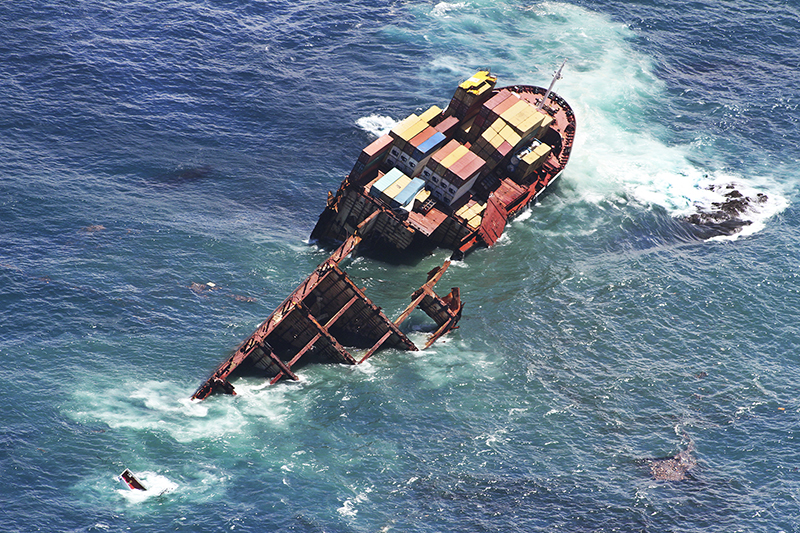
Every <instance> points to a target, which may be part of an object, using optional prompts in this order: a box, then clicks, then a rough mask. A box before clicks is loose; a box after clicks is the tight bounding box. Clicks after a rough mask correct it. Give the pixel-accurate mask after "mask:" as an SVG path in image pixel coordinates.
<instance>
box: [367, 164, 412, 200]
mask: <svg viewBox="0 0 800 533" xmlns="http://www.w3.org/2000/svg"><path fill="white" fill-rule="evenodd" d="M404 176H405V174H403V173H402V172H400V170H399V169H397V168H393V169H392V170H390V171H389V172H387V173H386V174H384V175H383V177H381V178H379V179H378V180H377V181H376V182H375V183H373V184H372V187H370V189H369V195H370V196H372V197H374V198H380V196H381V194H383V192H384V191H385V190H386V189H388V188H389V187H391V185H392V184H393V183H395V182H396V181H397V180H399V179H400V178H402V177H404ZM409 181H410V180H409Z"/></svg>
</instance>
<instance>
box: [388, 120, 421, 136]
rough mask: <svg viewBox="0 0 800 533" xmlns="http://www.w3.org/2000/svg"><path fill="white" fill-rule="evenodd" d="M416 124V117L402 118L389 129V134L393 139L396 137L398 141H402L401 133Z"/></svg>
mask: <svg viewBox="0 0 800 533" xmlns="http://www.w3.org/2000/svg"><path fill="white" fill-rule="evenodd" d="M417 122H419V117H418V116H417V115H413V114H412V115H409V116H407V117H406V118H404V119H403V120H401V121H400V122H399V123H397V124H395V125H394V127H393V128H392V129H391V131H390V132H389V133H391V134H392V136H393V137H398V138H400V139H403V137H402V135H403V133H404V132H405V131H406V130H407V129H408V128H409V127H410V126H412V125H413V124H416V123H417ZM405 140H406V141H407V140H408V139H405Z"/></svg>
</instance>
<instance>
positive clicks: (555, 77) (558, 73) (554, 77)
mask: <svg viewBox="0 0 800 533" xmlns="http://www.w3.org/2000/svg"><path fill="white" fill-rule="evenodd" d="M566 64H567V60H566V59H565V60H564V62H563V63H561V66H560V67H558V70H557V71H556V73H555V75H554V76H553V81H551V82H550V87H548V88H547V92H546V93H544V98H542V101H541V102H539V105H537V106H536V109H538V110H539V111H541V110H542V108H543V107H544V103H545V102H546V101H547V99H548V98H550V92H551V91H552V90H553V85H555V84H556V82H557V81H558V80H560V79H561V69H562V68H564V65H566Z"/></svg>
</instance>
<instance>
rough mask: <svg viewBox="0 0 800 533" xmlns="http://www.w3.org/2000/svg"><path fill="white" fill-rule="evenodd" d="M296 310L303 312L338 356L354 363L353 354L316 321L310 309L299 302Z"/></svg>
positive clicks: (344, 360)
mask: <svg viewBox="0 0 800 533" xmlns="http://www.w3.org/2000/svg"><path fill="white" fill-rule="evenodd" d="M298 311H300V312H301V313H303V315H304V316H305V318H306V319H307V320H308V321H309V322H310V323H311V325H312V326H313V327H314V329H316V331H317V333H320V334H321V335H322V336H323V337H325V338H326V339H328V342H330V343H331V346H333V348H334V349H335V350H336V351H337V352H338V353H339V356H340V357H341V358H342V360H343V362H346V363H350V364H351V365H354V364H356V360H355V359H353V356H352V355H350V354H349V353H348V352H347V350H345V349H344V347H343V346H342V345H341V344H339V341H337V340H336V337H334V336H333V335H331V334H330V332H329V331H328V329H327V328H326V327H325V326H323V325H322V324H320V323H319V322H317V319H316V318H314V315H312V314H311V310H310V309H309V308H308V307H306V306H305V304H303V302H299V304H298Z"/></svg>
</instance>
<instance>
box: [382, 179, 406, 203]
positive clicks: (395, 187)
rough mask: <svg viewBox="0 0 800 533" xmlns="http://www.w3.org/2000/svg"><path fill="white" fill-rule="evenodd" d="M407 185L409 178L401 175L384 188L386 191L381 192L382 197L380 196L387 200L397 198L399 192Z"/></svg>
mask: <svg viewBox="0 0 800 533" xmlns="http://www.w3.org/2000/svg"><path fill="white" fill-rule="evenodd" d="M409 183H411V178H409V177H408V176H406V175H405V174H403V175H402V176H400V177H399V178H398V179H397V181H395V182H394V183H392V184H391V185H389V186H388V187H387V188H386V190H385V191H383V195H382V196H385V197H386V198H388V199H389V200H394V197H395V196H397V195H398V194H400V191H402V190H403V189H405V188H406V185H408V184H409ZM386 198H384V200H386ZM387 203H388V202H387Z"/></svg>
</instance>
